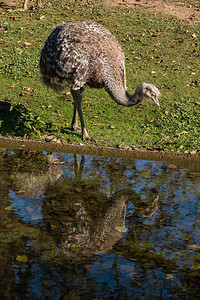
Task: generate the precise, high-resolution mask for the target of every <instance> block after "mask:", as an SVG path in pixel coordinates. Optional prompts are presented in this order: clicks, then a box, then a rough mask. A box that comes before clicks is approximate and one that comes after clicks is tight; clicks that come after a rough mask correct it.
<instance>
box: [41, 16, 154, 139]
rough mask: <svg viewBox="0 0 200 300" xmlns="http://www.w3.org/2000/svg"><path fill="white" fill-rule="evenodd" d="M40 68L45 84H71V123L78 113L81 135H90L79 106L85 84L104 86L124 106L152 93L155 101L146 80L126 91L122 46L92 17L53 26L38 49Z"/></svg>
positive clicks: (75, 120)
mask: <svg viewBox="0 0 200 300" xmlns="http://www.w3.org/2000/svg"><path fill="white" fill-rule="evenodd" d="M40 71H41V74H42V76H43V80H44V82H45V83H46V84H47V85H50V86H52V87H55V88H56V87H59V88H64V87H65V86H67V85H68V86H70V87H71V91H72V95H73V98H74V104H75V109H74V117H73V121H72V127H73V128H74V129H76V127H77V116H78V114H79V117H80V119H81V127H82V137H83V138H84V139H85V138H86V139H87V138H88V139H91V138H90V137H89V136H88V134H87V131H86V129H85V126H84V121H83V117H82V110H81V93H82V91H83V88H84V87H85V86H89V87H90V88H105V90H106V91H107V92H108V93H109V95H110V96H111V97H112V99H114V100H115V101H116V102H117V103H118V104H120V105H124V106H131V105H134V104H136V103H138V102H140V101H141V100H142V99H143V98H144V97H149V98H151V99H152V100H153V101H154V99H153V98H154V96H156V99H155V101H154V102H156V101H157V98H158V96H159V91H158V89H157V88H156V87H155V86H153V85H151V84H146V83H144V85H145V86H144V85H140V86H139V87H138V88H137V89H136V91H135V94H134V95H132V96H131V95H129V93H128V92H127V89H126V72H125V58H124V53H123V51H122V48H121V46H120V44H119V43H118V42H117V40H116V38H115V37H114V36H113V35H112V34H111V33H110V32H109V31H108V30H107V29H106V28H105V27H103V26H102V25H100V24H98V23H95V22H92V21H82V22H70V23H64V24H61V25H59V26H58V27H56V28H55V29H54V30H53V31H52V33H51V34H50V36H49V37H48V39H47V40H46V42H45V45H44V47H43V49H42V53H41V58H40ZM157 102H158V101H157ZM156 104H157V105H158V104H159V103H156Z"/></svg>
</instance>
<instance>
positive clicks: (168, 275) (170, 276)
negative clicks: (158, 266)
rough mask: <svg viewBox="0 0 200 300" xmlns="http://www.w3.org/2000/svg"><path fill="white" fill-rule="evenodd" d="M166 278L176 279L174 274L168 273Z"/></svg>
mask: <svg viewBox="0 0 200 300" xmlns="http://www.w3.org/2000/svg"><path fill="white" fill-rule="evenodd" d="M166 279H174V275H173V274H166Z"/></svg>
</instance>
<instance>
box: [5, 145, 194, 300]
mask: <svg viewBox="0 0 200 300" xmlns="http://www.w3.org/2000/svg"><path fill="white" fill-rule="evenodd" d="M0 183H1V205H0V217H1V223H0V242H1V243H0V270H1V271H0V295H1V298H2V299H4V298H5V299H15V298H16V299H43V298H47V299H85V298H86V297H87V298H88V297H89V299H116V298H119V299H129V298H130V299H146V298H147V299H162V298H165V299H182V298H184V299H187V298H190V299H193V298H195V297H197V295H198V294H199V285H198V280H199V274H198V271H199V258H200V257H199V255H198V253H199V252H198V245H200V238H199V229H200V222H199V220H200V216H199V213H200V208H199V195H200V176H199V170H196V169H195V170H190V169H188V168H186V167H185V166H181V165H178V164H176V165H169V164H166V163H165V162H153V161H152V162H150V161H140V160H128V159H119V158H105V157H95V156H84V155H82V156H81V155H73V154H58V153H54V154H53V155H52V154H47V153H41V152H37V151H25V150H15V151H14V150H6V149H2V150H1V157H0ZM195 249H197V250H195ZM133 295H134V297H133Z"/></svg>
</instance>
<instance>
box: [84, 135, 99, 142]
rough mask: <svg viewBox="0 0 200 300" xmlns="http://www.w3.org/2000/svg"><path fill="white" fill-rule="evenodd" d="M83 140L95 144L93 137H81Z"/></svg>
mask: <svg viewBox="0 0 200 300" xmlns="http://www.w3.org/2000/svg"><path fill="white" fill-rule="evenodd" d="M83 140H88V141H92V142H95V143H96V140H95V139H94V138H93V137H91V136H89V135H87V137H85V138H84V137H83Z"/></svg>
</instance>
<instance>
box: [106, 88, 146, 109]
mask: <svg viewBox="0 0 200 300" xmlns="http://www.w3.org/2000/svg"><path fill="white" fill-rule="evenodd" d="M106 91H107V92H108V94H109V95H110V96H111V98H112V99H113V100H115V102H117V104H119V105H123V106H127V107H128V106H133V105H136V104H138V103H139V102H140V101H142V99H143V97H141V95H140V94H138V93H136V92H135V93H134V94H133V95H130V94H129V93H128V92H127V90H126V89H125V88H120V87H119V88H117V89H116V88H115V89H112V90H111V89H107V88H106Z"/></svg>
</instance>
